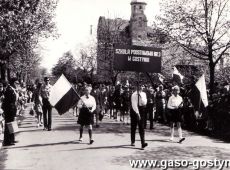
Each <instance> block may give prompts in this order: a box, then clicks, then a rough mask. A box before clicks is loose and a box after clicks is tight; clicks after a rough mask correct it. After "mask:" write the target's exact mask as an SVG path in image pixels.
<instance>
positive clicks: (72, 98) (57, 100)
mask: <svg viewBox="0 0 230 170" xmlns="http://www.w3.org/2000/svg"><path fill="white" fill-rule="evenodd" d="M79 98H80V97H79V95H78V94H77V92H76V91H75V90H74V89H73V87H72V85H71V84H70V82H69V81H68V80H67V79H66V77H65V76H64V75H63V74H62V75H61V77H60V78H59V79H58V80H57V82H56V83H55V84H54V85H53V87H52V89H51V94H50V103H51V105H52V106H54V107H55V109H57V111H58V113H59V114H60V115H62V114H64V113H65V112H67V111H68V110H69V109H70V108H71V107H72V106H73V105H75V104H76V103H77V101H78V99H79Z"/></svg>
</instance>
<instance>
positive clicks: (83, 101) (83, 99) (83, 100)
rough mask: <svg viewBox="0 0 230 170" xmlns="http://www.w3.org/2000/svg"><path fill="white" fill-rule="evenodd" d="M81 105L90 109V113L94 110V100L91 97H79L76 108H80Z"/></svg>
mask: <svg viewBox="0 0 230 170" xmlns="http://www.w3.org/2000/svg"><path fill="white" fill-rule="evenodd" d="M83 104H85V105H86V107H88V108H92V109H91V111H92V112H93V111H94V110H95V109H96V100H95V98H94V97H93V96H91V95H89V96H88V98H87V97H86V95H84V96H81V100H79V101H78V104H77V107H78V108H82V106H83Z"/></svg>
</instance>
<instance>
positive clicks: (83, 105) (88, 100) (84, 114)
mask: <svg viewBox="0 0 230 170" xmlns="http://www.w3.org/2000/svg"><path fill="white" fill-rule="evenodd" d="M91 90H92V88H91V87H85V90H84V95H83V96H82V97H81V98H80V100H79V101H78V104H77V107H78V108H79V109H80V113H79V117H78V124H80V138H79V141H80V142H82V141H83V127H84V126H87V127H88V132H89V143H90V144H92V143H93V142H94V140H93V138H92V130H93V123H94V115H93V112H94V111H95V109H96V100H95V98H94V97H93V96H91V95H90V92H91Z"/></svg>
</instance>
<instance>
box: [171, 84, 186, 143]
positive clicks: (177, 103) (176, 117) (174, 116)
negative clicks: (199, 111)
mask: <svg viewBox="0 0 230 170" xmlns="http://www.w3.org/2000/svg"><path fill="white" fill-rule="evenodd" d="M179 93H180V88H179V87H178V86H174V87H173V88H172V95H171V96H170V97H169V100H168V104H167V108H168V109H169V113H170V117H169V118H170V129H171V138H170V141H173V140H174V125H175V123H176V124H177V128H178V133H179V138H180V139H179V143H181V142H182V141H184V140H185V138H183V137H182V128H181V122H182V115H181V107H182V106H183V99H182V97H181V96H180V95H179Z"/></svg>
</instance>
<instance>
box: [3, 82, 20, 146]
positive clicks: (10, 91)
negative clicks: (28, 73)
mask: <svg viewBox="0 0 230 170" xmlns="http://www.w3.org/2000/svg"><path fill="white" fill-rule="evenodd" d="M18 87H19V82H18V80H17V79H16V78H12V79H11V80H10V83H9V85H8V86H7V88H6V91H5V93H4V99H3V102H2V109H3V111H4V116H5V117H4V118H5V131H4V140H3V146H10V145H14V144H15V143H16V141H15V136H14V133H10V132H9V129H8V126H7V123H9V122H13V121H15V117H16V113H17V105H16V101H17V99H18V94H17V92H16V91H17V89H18Z"/></svg>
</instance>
